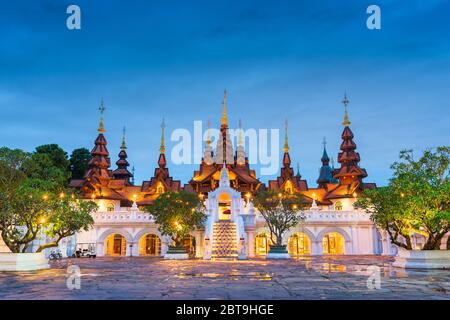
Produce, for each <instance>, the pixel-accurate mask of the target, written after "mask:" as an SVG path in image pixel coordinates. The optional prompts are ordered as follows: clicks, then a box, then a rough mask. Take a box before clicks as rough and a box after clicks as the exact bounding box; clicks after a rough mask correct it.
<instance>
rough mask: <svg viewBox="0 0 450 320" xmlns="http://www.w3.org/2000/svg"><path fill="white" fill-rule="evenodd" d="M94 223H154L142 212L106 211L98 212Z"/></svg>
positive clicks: (148, 215) (94, 215) (94, 216)
mask: <svg viewBox="0 0 450 320" xmlns="http://www.w3.org/2000/svg"><path fill="white" fill-rule="evenodd" d="M92 216H93V218H94V222H96V223H97V222H108V223H120V222H147V223H148V222H154V219H153V217H152V216H151V215H150V214H148V213H146V212H141V211H129V210H126V211H125V210H123V211H105V212H96V213H94V214H93V215H92Z"/></svg>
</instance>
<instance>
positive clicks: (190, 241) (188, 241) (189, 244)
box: [183, 234, 195, 256]
mask: <svg viewBox="0 0 450 320" xmlns="http://www.w3.org/2000/svg"><path fill="white" fill-rule="evenodd" d="M183 245H184V248H185V249H186V252H187V253H189V254H190V255H192V256H195V238H194V237H193V236H191V235H190V234H189V235H187V236H185V237H184V239H183Z"/></svg>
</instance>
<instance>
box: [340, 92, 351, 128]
mask: <svg viewBox="0 0 450 320" xmlns="http://www.w3.org/2000/svg"><path fill="white" fill-rule="evenodd" d="M349 103H350V101H349V100H348V99H347V92H345V93H344V100H342V104H343V105H344V108H345V113H344V122H343V123H342V124H343V125H344V126H345V127H348V126H349V125H350V124H351V122H350V120H349V118H348V108H347V106H348V105H349Z"/></svg>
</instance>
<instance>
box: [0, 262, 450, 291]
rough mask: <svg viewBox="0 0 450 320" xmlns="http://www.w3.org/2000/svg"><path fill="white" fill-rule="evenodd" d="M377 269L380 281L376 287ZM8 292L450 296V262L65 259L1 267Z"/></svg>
mask: <svg viewBox="0 0 450 320" xmlns="http://www.w3.org/2000/svg"><path fill="white" fill-rule="evenodd" d="M70 265H77V266H79V267H80V270H81V288H80V290H69V289H68V288H67V285H66V283H67V281H68V279H69V278H68V276H70V274H68V273H67V267H68V266H70ZM374 270H375V271H377V272H378V271H379V279H380V286H379V288H377V289H373V288H372V289H370V288H369V286H368V279H369V278H370V277H371V276H372V275H373V274H374ZM0 299H263V300H265V299H450V270H434V271H427V270H408V271H405V270H404V269H398V268H393V267H392V258H390V257H379V256H321V257H311V256H308V257H301V256H299V257H295V258H294V259H291V260H284V261H268V260H265V259H261V258H260V259H253V260H244V261H203V260H188V261H169V260H163V259H160V258H145V257H142V258H137V257H133V258H97V259H64V260H62V261H57V262H52V268H51V269H49V270H41V271H35V272H3V273H0Z"/></svg>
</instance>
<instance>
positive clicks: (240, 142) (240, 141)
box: [238, 119, 244, 146]
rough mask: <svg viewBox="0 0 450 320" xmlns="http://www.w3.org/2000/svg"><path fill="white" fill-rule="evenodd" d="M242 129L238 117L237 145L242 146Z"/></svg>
mask: <svg viewBox="0 0 450 320" xmlns="http://www.w3.org/2000/svg"><path fill="white" fill-rule="evenodd" d="M243 131H244V130H242V121H241V119H239V133H238V146H243V145H244V135H243V133H244V132H243Z"/></svg>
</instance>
